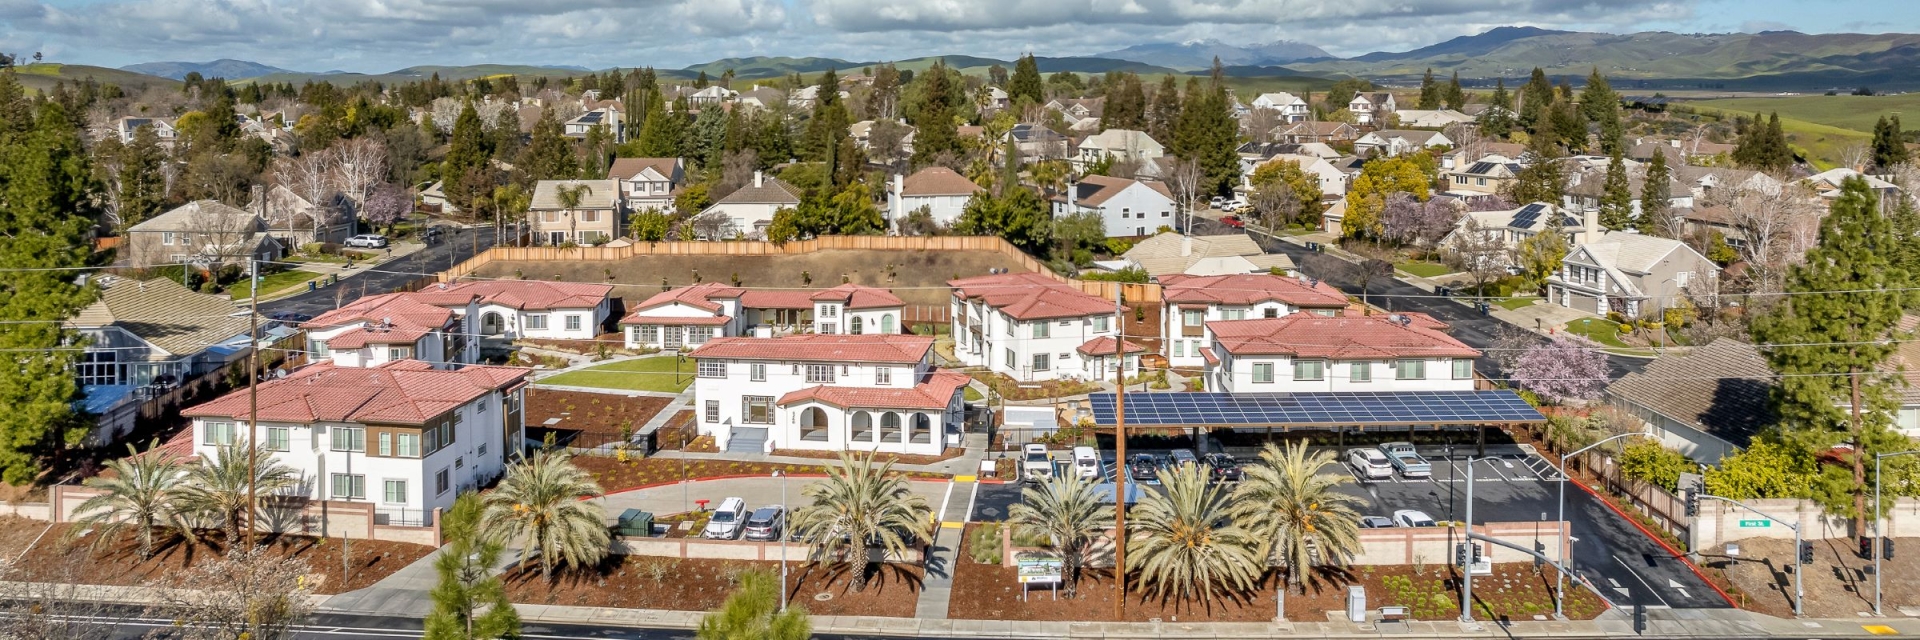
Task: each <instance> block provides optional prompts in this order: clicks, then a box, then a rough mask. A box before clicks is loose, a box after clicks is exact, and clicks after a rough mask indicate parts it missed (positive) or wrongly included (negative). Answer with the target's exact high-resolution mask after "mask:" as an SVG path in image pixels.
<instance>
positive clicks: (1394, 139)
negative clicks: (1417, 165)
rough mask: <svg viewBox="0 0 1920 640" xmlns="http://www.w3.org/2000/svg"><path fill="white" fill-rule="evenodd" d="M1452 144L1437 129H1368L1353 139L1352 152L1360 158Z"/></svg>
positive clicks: (1410, 151) (1397, 153)
mask: <svg viewBox="0 0 1920 640" xmlns="http://www.w3.org/2000/svg"><path fill="white" fill-rule="evenodd" d="M1451 146H1453V140H1450V139H1448V138H1447V136H1446V134H1442V133H1440V132H1438V131H1417V130H1411V129H1381V130H1379V131H1369V132H1367V134H1366V135H1363V136H1360V139H1358V140H1354V141H1353V154H1354V155H1356V156H1360V157H1362V158H1365V157H1369V156H1372V155H1374V154H1376V153H1377V154H1379V155H1382V156H1397V155H1404V154H1408V153H1412V152H1415V151H1421V150H1425V149H1444V148H1447V147H1451Z"/></svg>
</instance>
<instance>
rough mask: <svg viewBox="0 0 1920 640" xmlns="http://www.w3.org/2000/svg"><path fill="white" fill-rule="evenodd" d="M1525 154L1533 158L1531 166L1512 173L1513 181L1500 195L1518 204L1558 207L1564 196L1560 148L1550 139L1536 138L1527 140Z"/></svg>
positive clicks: (1542, 136)
mask: <svg viewBox="0 0 1920 640" xmlns="http://www.w3.org/2000/svg"><path fill="white" fill-rule="evenodd" d="M1527 152H1528V153H1529V154H1531V155H1532V156H1533V163H1532V164H1529V165H1527V166H1525V167H1521V168H1520V170H1519V171H1517V172H1515V173H1514V176H1513V182H1511V183H1508V185H1507V189H1506V193H1504V194H1502V195H1505V196H1506V197H1507V199H1508V200H1512V201H1513V202H1516V203H1520V204H1528V203H1533V202H1545V203H1548V204H1554V205H1557V204H1559V203H1560V201H1561V199H1562V198H1563V197H1564V196H1565V195H1566V193H1567V168H1566V166H1565V164H1564V163H1562V162H1561V158H1563V157H1564V156H1563V154H1561V153H1560V147H1559V146H1558V145H1556V144H1554V141H1553V136H1551V135H1536V136H1532V137H1530V138H1529V139H1528V141H1527Z"/></svg>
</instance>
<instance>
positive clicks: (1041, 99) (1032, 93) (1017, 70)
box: [1007, 53, 1047, 106]
mask: <svg viewBox="0 0 1920 640" xmlns="http://www.w3.org/2000/svg"><path fill="white" fill-rule="evenodd" d="M1023 100H1024V101H1025V104H1028V105H1033V106H1038V105H1041V104H1045V103H1046V102H1047V92H1046V84H1045V83H1044V82H1043V81H1042V80H1041V79H1040V65H1039V63H1038V62H1037V61H1035V60H1034V58H1033V54H1031V53H1029V54H1027V55H1024V56H1021V57H1020V60H1019V61H1018V62H1015V63H1014V64H1013V79H1011V80H1008V81H1007V101H1008V103H1010V104H1015V105H1018V104H1022V101H1023Z"/></svg>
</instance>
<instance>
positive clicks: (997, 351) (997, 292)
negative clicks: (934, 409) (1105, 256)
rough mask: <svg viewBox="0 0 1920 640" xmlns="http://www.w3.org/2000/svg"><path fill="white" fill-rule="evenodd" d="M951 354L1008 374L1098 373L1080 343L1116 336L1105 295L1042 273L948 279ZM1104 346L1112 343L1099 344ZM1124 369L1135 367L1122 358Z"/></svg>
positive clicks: (1028, 377)
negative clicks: (1090, 291)
mask: <svg viewBox="0 0 1920 640" xmlns="http://www.w3.org/2000/svg"><path fill="white" fill-rule="evenodd" d="M947 286H950V287H953V300H952V318H953V334H952V335H953V336H954V347H953V351H954V356H955V357H956V358H958V359H959V360H960V361H961V362H962V363H964V364H965V365H966V366H969V367H982V368H985V369H987V370H989V371H992V372H994V373H998V374H1001V375H1004V376H1007V377H1009V378H1012V379H1014V380H1018V381H1022V382H1032V381H1038V380H1057V379H1081V380H1088V379H1096V380H1097V379H1106V378H1110V377H1112V376H1113V373H1114V372H1113V371H1112V370H1110V369H1103V368H1101V366H1100V365H1103V364H1111V361H1110V360H1101V361H1097V362H1096V361H1094V360H1091V359H1089V357H1088V356H1090V355H1092V354H1088V353H1085V352H1082V351H1081V350H1080V348H1081V347H1084V346H1087V345H1088V343H1090V342H1092V341H1094V340H1096V339H1098V338H1102V337H1105V338H1109V339H1111V338H1114V337H1117V336H1118V335H1119V331H1120V325H1119V324H1118V323H1117V320H1118V319H1119V318H1120V317H1121V316H1120V315H1119V311H1118V307H1117V305H1115V304H1114V302H1113V301H1112V300H1108V299H1105V298H1101V297H1099V296H1095V295H1092V294H1088V293H1086V292H1083V291H1081V290H1080V289H1078V288H1075V287H1074V286H1072V285H1069V284H1066V283H1064V282H1060V281H1058V280H1055V279H1053V278H1052V277H1050V276H1048V275H1046V274H1040V273H1032V272H1021V273H1002V274H994V275H985V276H975V277H971V278H961V279H959V280H950V281H948V282H947ZM1107 345H1108V346H1109V347H1111V346H1112V343H1111V342H1109V343H1107ZM1126 366H1127V367H1128V369H1129V370H1131V369H1132V368H1133V367H1136V366H1138V365H1137V363H1135V362H1133V361H1131V360H1130V361H1128V362H1127V364H1126Z"/></svg>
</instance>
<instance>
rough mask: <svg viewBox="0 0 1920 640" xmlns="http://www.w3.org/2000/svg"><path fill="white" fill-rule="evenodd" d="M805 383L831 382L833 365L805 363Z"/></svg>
mask: <svg viewBox="0 0 1920 640" xmlns="http://www.w3.org/2000/svg"><path fill="white" fill-rule="evenodd" d="M807 384H833V365H830V364H810V365H807Z"/></svg>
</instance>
